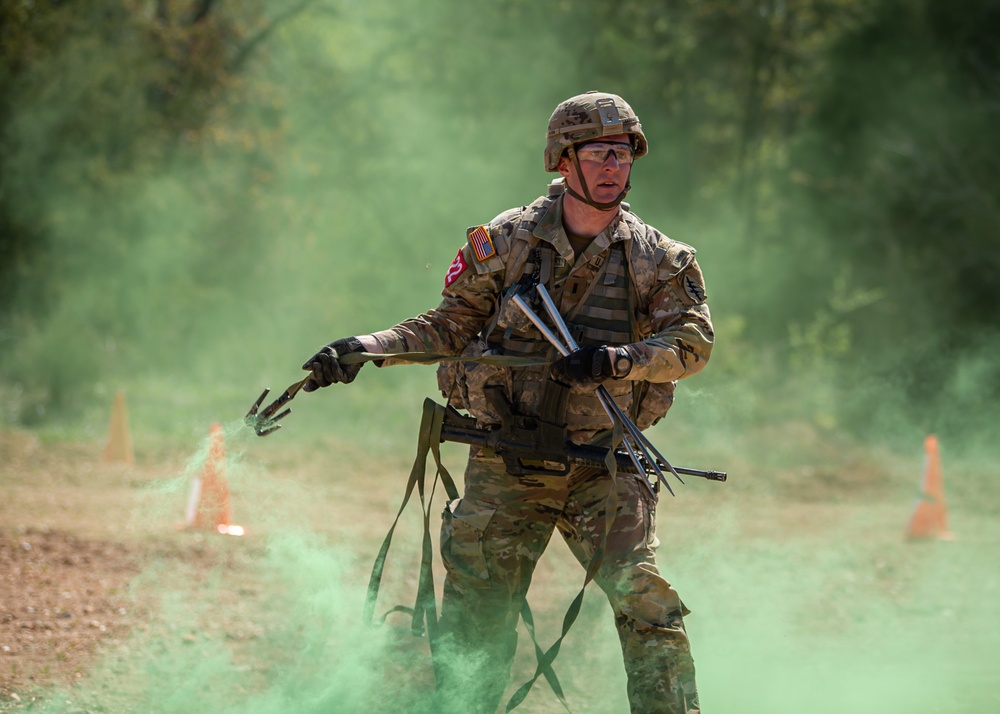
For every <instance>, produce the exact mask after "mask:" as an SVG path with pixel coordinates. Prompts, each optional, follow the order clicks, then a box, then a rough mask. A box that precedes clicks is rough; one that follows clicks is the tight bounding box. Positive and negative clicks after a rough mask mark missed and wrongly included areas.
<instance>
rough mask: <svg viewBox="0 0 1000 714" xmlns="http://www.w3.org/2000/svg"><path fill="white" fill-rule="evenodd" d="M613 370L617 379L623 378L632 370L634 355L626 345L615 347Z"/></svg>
mask: <svg viewBox="0 0 1000 714" xmlns="http://www.w3.org/2000/svg"><path fill="white" fill-rule="evenodd" d="M611 371H612V373H613V374H614V377H615V379H621V378H622V377H624V376H626V375H628V373H629V372H631V371H632V355H630V354H629V352H628V350H627V349H626V348H624V347H616V348H615V349H614V358H613V360H612V362H611Z"/></svg>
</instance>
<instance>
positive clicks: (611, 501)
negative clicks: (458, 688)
mask: <svg viewBox="0 0 1000 714" xmlns="http://www.w3.org/2000/svg"><path fill="white" fill-rule="evenodd" d="M621 442H622V425H621V422H619V421H617V420H616V421H615V425H614V429H613V431H612V437H611V449H609V450H608V456H607V457H606V458H605V460H604V465H605V466H606V467H607V469H608V473H609V474H610V476H611V489H610V490H609V492H608V497H607V498H606V499H605V502H604V514H605V516H604V534H603V535H602V536H601V540H600V542H599V543H598V544H597V547H596V548H595V549H594V557H593V558H591V560H590V565H588V566H587V574H586V577H585V578H584V580H583V586H582V587H581V588H580V592H579V593H577V595H576V597H575V598H573V602H572V603H570V606H569V609H568V610H567V611H566V615H565V616H564V617H563V624H562V631H561V633H560V634H559V639H557V640H556V641H555V642H554V643H553V644H552V646H551V647H549V649H548V650H546V651H545V652H544V653H542V652H541V650H540V648H539V647H538V644H537V643H536V644H535V656H536V658H537V660H538V666H537V667H535V673H534V675H532V677H531V679H529V680H528V681H527V682H525V683H524V684H522V685H521V687H520V688H519V689H518V690H517V691H516V692H514V694H513V695H512V696H511V698H510V699H509V700H508V702H507V706H506V708H505V709H504V713H505V714H508V713H509V712H511V711H512V710H514V709H515V708H517V707H518V706H519V705H520V704H521V702H523V701H524V698H525V697H527V696H528V692H530V691H531V688H532V687H533V686H534V685H535V682H537V681H538V678H539V677H540V676H542V675H545V677H546V679H548V672H549V671H551V670H552V663H553V662H554V661H555V658H556V655H558V654H559V648H560V647H562V642H563V639H564V638H565V637H566V635H567V634H568V633H569V630H570V628H571V627H572V626H573V623H574V622H576V618H577V616H579V614H580V608H581V607H582V606H583V595H584V592H585V591H586V590H587V585H589V584H590V582H591V581H592V580H593V579H594V578H595V577H597V572H598V571H599V570H600V569H601V564H602V563H603V562H604V549H605V546H606V544H607V542H608V537H609V536H610V535H611V527H612V525H614V521H615V516H616V515H617V513H618V464H617V462H616V461H615V458H614V451H615V449H617V448H618V446H619V445H620V444H621ZM521 616H522V618H523V617H524V613H523V612H522V614H521ZM525 625H526V626H527V621H525ZM528 631H529V632H532V629H530V628H529V630H528ZM532 641H534V634H533V632H532ZM550 685H551V681H550ZM553 691H555V690H554V688H553ZM556 694H557V696H558V692H556ZM560 701H562V699H560ZM563 706H566V703H565V702H563ZM567 709H568V707H567Z"/></svg>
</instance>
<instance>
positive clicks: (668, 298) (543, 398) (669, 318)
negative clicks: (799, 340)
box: [303, 92, 714, 714]
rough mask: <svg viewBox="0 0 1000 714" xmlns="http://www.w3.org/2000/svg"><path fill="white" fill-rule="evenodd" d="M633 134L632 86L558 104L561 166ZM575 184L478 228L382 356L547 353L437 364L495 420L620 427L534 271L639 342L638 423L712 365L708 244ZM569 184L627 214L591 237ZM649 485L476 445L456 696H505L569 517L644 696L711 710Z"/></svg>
mask: <svg viewBox="0 0 1000 714" xmlns="http://www.w3.org/2000/svg"><path fill="white" fill-rule="evenodd" d="M622 135H627V136H628V141H629V142H630V144H631V151H632V157H633V158H639V157H641V156H643V155H644V154H645V153H646V152H647V150H648V146H647V143H646V137H645V135H644V134H643V133H642V126H641V124H640V123H639V120H638V117H637V116H636V115H635V112H633V111H632V109H631V107H629V106H628V104H627V103H625V102H624V100H622V99H621V97H618V96H617V95H610V94H606V93H600V92H588V93H586V94H583V95H578V96H576V97H572V98H570V99H568V100H566V101H565V102H563V103H561V104H560V105H559V106H558V107H557V108H556V111H555V112H554V113H553V115H552V117H551V118H550V120H549V128H548V138H547V145H546V149H545V168H546V169H547V170H548V171H556V170H559V167H560V165H561V164H560V162H561V159H562V157H566V158H567V159H568V160H569V161H570V163H571V165H572V166H574V167H575V169H576V171H577V177H582V175H583V171H582V169H581V166H580V154H579V153H578V150H579V149H580V146H581V144H585V143H587V142H590V141H597V142H603V141H604V140H605V139H609V138H610V140H611V141H612V143H622V142H621V141H620V137H621V136H622ZM615 155H616V156H617V153H616V154H615ZM585 158H586V157H585ZM588 160H593V159H588ZM562 166H566V165H565V164H563V165H562ZM576 185H577V187H578V188H579V190H581V191H582V192H583V193H582V194H580V193H577V190H576V189H574V188H573V187H572V186H570V185H567V184H566V183H563V179H559V180H557V181H556V182H553V184H552V185H551V186H550V191H549V194H548V195H546V196H543V197H541V198H539V199H537V200H536V201H535V202H533V203H532V204H531V205H529V206H524V207H520V208H515V209H511V210H509V211H506V212H504V213H502V214H500V215H499V216H497V217H496V218H495V219H494V220H493V221H491V222H490V223H489V224H487V225H484V226H474V227H473V228H470V229H469V232H468V235H467V239H468V240H467V243H466V244H465V245H463V247H462V248H461V249H460V250H459V252H458V255H457V256H456V257H455V260H454V261H453V262H452V264H451V266H450V267H449V269H448V271H447V275H446V278H445V289H444V292H443V293H442V301H441V303H440V304H439V305H438V307H437V308H435V309H433V310H431V311H429V312H426V313H424V314H422V315H419V316H417V317H414V318H412V319H409V320H405V321H404V322H401V323H400V324H398V325H396V326H395V327H392V328H390V329H388V330H383V331H382V332H377V333H375V334H374V335H368V336H364V337H365V340H366V341H370V340H371V339H375V340H377V341H378V343H379V345H380V346H381V348H382V349H381V352H383V353H386V354H393V355H401V356H396V357H390V358H386V359H384V360H382V361H381V364H383V365H388V364H393V363H401V362H405V361H406V359H405V353H408V352H410V353H412V352H433V353H444V354H449V355H464V356H467V357H470V358H473V357H478V356H481V355H489V354H502V355H513V356H524V357H531V358H534V359H533V360H528V362H529V363H534V366H518V367H500V366H495V363H494V364H486V363H483V362H478V363H476V362H467V361H463V362H460V363H459V362H450V363H447V364H450V365H460V366H458V367H454V366H453V367H445V368H443V369H439V381H440V384H441V387H442V391H443V392H444V393H445V395H446V396H447V397H448V399H449V401H450V402H451V403H452V404H454V405H455V406H457V407H460V408H465V409H468V410H469V412H470V413H471V414H472V415H474V416H475V417H476V419H477V421H478V422H479V424H480V425H481V426H489V425H494V424H497V423H498V422H500V412H501V411H506V410H508V409H509V410H510V411H512V412H513V413H515V414H519V415H522V416H525V417H531V418H535V419H536V420H537V421H545V422H548V423H549V424H557V425H559V428H560V429H561V425H562V424H565V425H566V437H567V438H569V439H571V440H572V441H574V442H576V443H601V444H607V442H608V440H609V436H610V435H609V429H610V427H611V423H610V421H609V419H608V417H607V416H606V414H605V412H604V410H603V408H602V407H601V405H600V404H599V402H598V399H597V398H596V396H595V393H594V387H593V385H591V386H589V387H580V386H573V387H570V388H567V387H566V386H565V385H559V384H558V383H556V382H554V381H553V380H552V379H551V377H550V375H549V367H548V366H547V363H551V362H552V361H553V360H554V359H555V358H556V357H558V355H557V354H556V351H555V349H554V348H553V347H552V346H551V345H550V344H549V343H548V342H547V341H546V340H545V339H544V337H543V336H542V334H541V333H540V332H539V331H538V329H537V328H536V327H535V326H534V325H533V324H532V323H531V322H530V321H529V320H528V319H527V318H526V317H525V315H524V314H523V313H522V312H521V311H520V310H519V309H518V308H517V307H516V305H515V304H514V302H513V300H512V296H513V295H514V294H520V295H522V297H524V298H525V299H529V300H530V299H533V297H534V296H535V295H536V291H535V290H534V287H535V285H538V284H543V285H545V287H546V288H547V290H548V291H549V293H550V294H551V296H552V298H553V300H554V301H555V303H556V305H557V306H558V309H559V311H560V314H561V315H562V316H563V318H564V319H565V320H566V322H567V323H568V325H569V327H570V330H571V331H572V332H573V335H574V338H575V339H576V341H577V342H578V343H579V344H580V346H581V347H586V346H598V345H608V346H615V354H616V355H617V354H618V352H619V350H622V351H624V352H625V353H626V354H627V356H628V357H630V358H631V360H632V365H631V368H630V369H628V370H627V373H626V372H625V371H624V370H623V371H622V372H621V373H619V372H614V374H613V376H614V377H615V378H614V379H609V380H608V381H606V382H604V387H605V388H606V389H607V391H608V393H609V394H610V395H611V397H612V398H613V399H614V400H615V401H616V402H617V403H618V404H619V405H620V406H621V408H622V409H623V410H624V411H626V412H628V413H630V415H631V417H632V418H633V420H634V421H635V422H636V423H637V424H638V426H639V427H640V428H646V427H648V426H649V425H650V424H652V423H655V421H656V420H658V419H659V418H661V417H662V416H663V415H664V414H665V413H666V411H667V409H668V408H669V406H670V404H671V403H672V401H673V391H674V384H675V382H676V381H677V380H679V379H682V378H684V377H688V376H690V375H692V374H695V373H697V372H699V371H700V370H701V369H702V368H703V367H704V366H705V363H706V362H707V360H708V358H709V355H710V354H711V350H712V344H713V339H714V335H713V332H712V324H711V318H710V315H709V311H708V307H707V306H706V304H705V285H704V281H703V279H702V275H701V270H700V268H699V267H698V263H697V261H696V260H695V251H694V250H693V249H692V248H691V247H690V246H687V245H684V244H683V243H679V242H677V241H673V240H671V239H669V238H667V237H666V236H665V235H663V234H662V233H660V232H659V231H657V230H656V229H655V228H652V227H651V226H648V225H646V224H645V223H644V222H643V221H642V220H641V219H639V218H638V217H637V216H636V215H635V214H633V213H632V212H631V211H630V210H629V208H628V206H627V204H624V203H621V200H622V199H623V198H624V196H625V193H626V192H627V190H628V185H627V183H626V185H625V188H624V190H622V191H621V193H620V194H619V195H618V196H617V198H615V199H614V200H613V201H610V202H603V203H598V202H596V201H595V200H594V199H593V198H592V196H591V194H590V190H589V188H588V187H587V183H586V181H583V180H582V178H581V180H580V181H579V182H577V183H576ZM564 191H565V192H566V193H565V194H564ZM566 194H568V195H571V196H572V197H573V199H574V200H576V201H582V202H583V203H585V204H588V205H590V206H591V207H593V208H595V209H597V210H599V211H604V212H607V213H606V215H608V216H609V217H612V219H611V221H610V223H609V224H608V225H607V227H606V228H605V229H604V230H603V231H602V232H601V233H600V234H599V235H597V236H596V237H594V238H593V240H592V242H591V243H590V244H589V246H588V247H587V248H585V249H584V250H583V251H582V252H581V253H580V254H579V255H577V254H576V253H575V252H574V249H573V247H572V245H571V243H570V241H569V238H568V237H567V235H566V232H565V229H564V227H563V217H562V216H563V207H564V201H565V195H566ZM538 312H543V311H541V310H538ZM368 343H369V344H370V342H368ZM362 345H363V341H362V340H361V339H360V338H350V339H348V340H341V341H338V342H336V343H333V344H331V345H329V346H327V347H326V348H324V349H323V350H321V351H320V352H319V353H317V355H316V356H315V357H314V358H313V359H312V360H310V361H309V362H307V363H306V365H304V366H303V367H304V369H310V370H312V371H313V377H314V380H315V385H313V386H327V385H328V384H330V383H332V382H335V381H342V382H350V381H352V380H353V379H354V375H355V374H356V373H357V367H355V368H353V370H351V369H343V370H342V369H341V367H340V365H339V364H338V363H337V362H336V361H335V360H336V358H337V356H338V355H340V352H338V351H337V350H339V349H344V350H346V351H348V352H349V351H357V350H358V349H359V348H362ZM518 364H523V362H519V363H518ZM619 377H620V378H619ZM494 387H496V388H499V389H495V388H494ZM307 389H308V385H307ZM567 389H569V392H568V395H567V391H566V390H567ZM487 392H488V393H489V394H491V395H494V396H495V395H496V394H497V393H498V392H501V393H502V395H503V397H502V398H503V399H505V400H506V401H507V402H508V404H507V405H506V408H505V409H503V410H501V409H498V408H497V407H498V405H497V402H496V401H489V400H487V398H486V396H485V395H486V393H487ZM554 405H556V406H554ZM644 489H645V486H644V485H643V484H642V483H641V482H640V481H639V479H638V478H637V477H636V476H631V475H628V474H622V475H620V476H617V477H612V476H611V474H609V473H607V472H605V471H601V470H596V469H593V468H583V467H576V468H574V469H572V470H571V471H570V472H569V473H568V474H563V475H559V476H553V475H550V474H543V475H512V474H510V473H508V471H507V470H506V469H505V467H504V462H503V461H502V460H501V459H499V458H497V456H496V455H495V454H493V453H492V452H486V451H482V452H480V451H478V450H476V449H473V450H472V453H471V454H470V458H469V463H468V467H467V469H466V473H465V494H464V496H463V497H462V498H460V499H457V500H455V501H453V502H451V503H449V504H448V505H447V507H446V508H445V512H444V516H443V523H442V531H441V551H442V556H443V560H444V564H445V568H446V571H447V576H446V580H445V585H444V602H443V604H442V609H441V620H440V628H439V630H440V633H439V634H440V637H439V638H437V639H436V643H437V644H438V646H437V647H436V648H435V649H436V654H438V655H441V656H439V657H436V662H435V665H436V667H437V673H438V675H439V689H440V692H441V695H442V702H441V706H440V707H439V709H440V710H444V711H456V712H462V714H468V713H470V712H484V713H488V712H493V711H494V710H495V709H496V707H497V704H498V703H499V700H500V697H501V696H502V694H503V690H504V687H505V686H506V684H507V680H508V678H509V674H510V667H511V662H512V660H513V656H514V650H515V645H516V640H517V633H516V625H517V621H518V617H519V613H520V612H521V604H522V603H523V602H524V598H525V594H526V593H527V590H528V585H529V583H530V581H531V575H532V572H533V570H534V566H535V563H536V562H537V561H538V559H539V558H540V557H541V554H542V552H543V551H544V549H545V546H546V545H547V543H548V541H549V538H550V537H551V536H552V532H553V530H554V529H556V528H558V530H559V532H560V533H561V534H562V536H563V538H565V539H566V542H567V543H568V544H569V547H570V549H571V550H572V552H573V554H574V555H575V556H576V557H577V558H578V559H579V561H580V562H581V563H582V564H583V565H584V566H585V567H587V566H590V565H591V564H592V563H594V564H596V563H597V562H598V561H597V560H596V558H600V561H599V562H600V568H599V570H598V572H597V573H596V576H595V579H596V580H597V582H598V584H599V585H600V587H601V588H602V589H603V590H604V592H605V593H606V594H607V596H608V599H609V601H610V602H611V606H612V608H613V610H614V614H615V624H616V626H617V629H618V633H619V638H620V640H621V646H622V651H623V655H624V660H625V669H626V672H627V674H628V689H629V701H630V703H631V707H632V711H633V712H636V713H638V712H642V713H644V714H654V713H656V714H688V713H690V712H697V711H698V694H697V689H696V686H695V677H694V664H693V662H692V659H691V650H690V646H689V644H688V639H687V635H686V633H685V630H684V624H683V617H684V615H686V614H687V612H688V611H687V609H686V608H685V607H684V604H683V603H682V602H681V599H680V597H679V596H678V595H677V592H676V591H675V590H674V589H673V588H672V587H671V586H670V584H669V583H668V582H667V581H666V580H665V579H664V578H663V577H662V576H661V575H660V574H659V571H658V570H657V567H656V562H655V558H654V554H653V550H652V545H651V542H652V540H653V537H654V536H653V533H654V514H655V506H656V504H655V499H654V497H653V496H652V495H651V494H649V492H648V491H646V490H644ZM611 508H613V509H614V512H613V513H607V512H606V511H608V510H609V509H611ZM609 520H610V521H611V522H610V523H609ZM609 529H610V530H609ZM449 653H451V654H453V655H455V656H450V657H449V656H448V654H449Z"/></svg>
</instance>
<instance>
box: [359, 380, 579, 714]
mask: <svg viewBox="0 0 1000 714" xmlns="http://www.w3.org/2000/svg"><path fill="white" fill-rule="evenodd" d="M446 411H447V410H446V408H445V407H443V406H441V405H439V404H437V403H436V402H434V401H433V400H432V399H425V400H424V407H423V414H422V416H421V419H420V435H419V438H418V439H417V456H416V458H415V459H414V461H413V466H412V468H411V469H410V478H409V480H408V481H407V483H406V493H405V494H404V496H403V502H402V503H401V504H400V506H399V511H398V512H397V513H396V518H395V519H394V520H393V522H392V526H391V527H390V528H389V532H388V533H387V534H386V536H385V539H384V540H383V541H382V547H381V548H379V552H378V555H377V556H376V558H375V563H374V565H373V566H372V573H371V577H370V578H369V580H368V593H367V596H366V598H365V607H364V615H363V617H364V622H365V624H367V625H368V626H373V620H374V613H375V604H376V601H377V600H378V592H379V589H380V587H381V584H382V573H383V571H384V569H385V560H386V556H387V555H388V553H389V546H390V545H391V543H392V536H393V534H394V533H395V531H396V526H397V525H398V523H399V519H400V517H401V516H402V515H403V511H404V510H405V509H406V505H407V504H408V503H409V501H410V497H411V496H412V495H413V489H414V487H416V489H417V492H418V493H419V495H420V505H421V512H422V514H423V521H424V536H423V543H422V547H421V558H420V576H419V579H418V582H417V596H416V601H415V602H414V605H413V607H412V608H410V607H406V606H404V605H397V606H395V607H393V608H391V609H390V610H388V611H387V612H386V613H385V614H384V615H383V616H382V617H381V618H380V619H379V623H378V624H380V625H381V624H382V623H384V622H385V620H386V618H387V617H388V616H389V615H391V614H392V613H394V612H405V613H407V614H409V615H410V616H411V618H412V619H411V628H410V629H411V632H412V633H413V634H414V635H416V636H418V637H420V636H423V634H424V632H426V633H427V637H428V641H429V643H430V647H431V655H432V656H433V655H434V653H435V652H436V649H437V638H438V620H437V605H436V601H435V594H434V572H433V568H432V564H433V546H432V543H431V536H430V506H431V502H432V501H433V498H434V487H435V486H436V484H437V477H438V476H440V477H441V483H442V485H443V486H444V489H445V492H446V493H447V494H448V498H449V499H450V500H455V499H457V498H458V497H459V494H458V489H457V488H456V487H455V481H454V479H453V478H452V477H451V474H450V473H448V469H446V468H445V467H444V465H443V464H442V463H441V428H442V425H443V423H444V415H445V413H446ZM428 452H430V453H431V454H433V456H434V462H435V464H436V465H437V472H436V473H435V478H434V482H433V483H432V484H431V490H430V494H429V496H426V485H425V480H426V464H427V454H428ZM425 496H426V497H425ZM521 619H522V620H523V621H524V624H525V627H526V628H527V630H528V634H529V635H530V636H531V642H532V645H534V648H535V657H536V659H537V660H538V670H537V672H536V675H535V679H537V678H538V676H539V675H544V676H545V680H546V681H547V682H548V683H549V686H550V687H552V691H553V692H554V693H555V695H556V697H557V698H558V699H559V701H560V703H561V704H562V705H563V707H564V708H565V709H566V711H567V712H569V711H570V708H569V704H568V703H567V702H566V695H565V694H564V693H563V688H562V685H561V684H560V682H559V677H558V676H557V675H556V673H555V671H554V670H553V669H552V666H551V661H550V662H549V663H547V664H543V662H542V659H543V657H545V653H543V652H542V648H541V645H539V644H538V639H537V638H536V636H535V620H534V617H533V616H532V614H531V608H530V607H529V606H528V601H527V599H525V600H523V601H522V603H521ZM551 659H554V656H553V657H552V658H551Z"/></svg>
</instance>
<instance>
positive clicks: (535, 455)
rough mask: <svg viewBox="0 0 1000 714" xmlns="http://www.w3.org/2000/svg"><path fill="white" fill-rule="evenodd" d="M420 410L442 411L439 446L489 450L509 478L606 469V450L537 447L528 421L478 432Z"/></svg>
mask: <svg viewBox="0 0 1000 714" xmlns="http://www.w3.org/2000/svg"><path fill="white" fill-rule="evenodd" d="M428 402H429V404H428ZM431 405H433V407H431ZM424 408H425V409H431V408H433V409H438V410H444V414H443V415H442V417H441V434H440V440H441V441H442V442H445V441H450V442H455V443H459V444H469V445H470V446H478V447H479V448H482V449H490V450H492V451H493V452H494V453H495V454H496V455H497V456H499V457H501V458H502V459H503V460H504V465H505V466H506V468H507V471H508V473H511V474H551V475H565V474H566V473H568V472H569V466H570V464H574V465H579V466H589V467H593V468H597V469H606V468H607V463H606V461H605V459H606V458H607V456H608V449H607V448H605V447H602V446H593V445H587V444H574V443H573V442H570V441H566V442H564V443H563V444H561V445H559V448H554V445H552V444H544V443H541V442H542V441H543V440H544V435H545V433H546V430H544V429H538V428H535V425H534V424H531V423H530V421H531V420H530V418H529V417H520V418H519V419H517V420H512V421H510V422H509V426H501V427H497V428H493V429H481V428H479V427H478V426H477V425H476V420H475V418H474V417H471V416H465V415H464V414H462V413H461V412H459V411H458V410H456V409H455V408H454V407H452V406H447V407H445V406H442V405H440V404H437V403H436V402H433V401H432V400H431V399H428V400H427V401H426V402H425V404H424ZM505 421H506V420H505ZM614 457H615V463H616V464H617V466H618V471H621V472H623V473H631V474H637V473H638V469H637V468H636V465H635V463H634V462H633V461H632V458H631V457H630V456H629V455H628V454H627V453H626V452H625V451H615V453H614ZM639 461H640V463H641V464H642V465H643V467H644V471H643V476H645V477H652V479H653V481H654V482H655V480H656V471H655V470H654V468H653V465H652V464H651V463H648V460H646V459H644V458H640V460H639ZM674 470H675V471H676V472H677V473H680V474H684V475H686V476H698V477H699V478H704V479H708V480H710V481H725V480H726V473H725V472H724V471H703V470H701V469H688V468H683V467H679V466H675V467H674Z"/></svg>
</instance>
